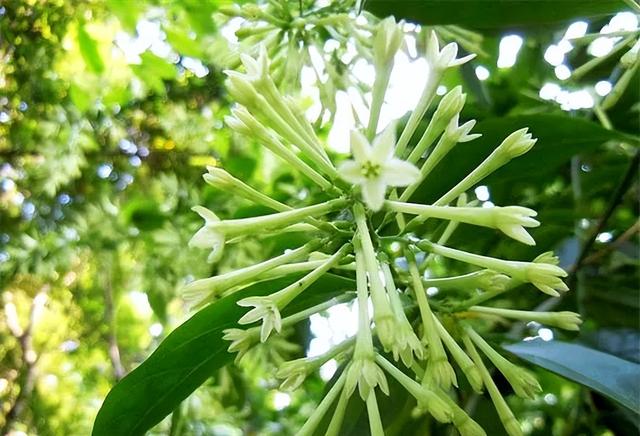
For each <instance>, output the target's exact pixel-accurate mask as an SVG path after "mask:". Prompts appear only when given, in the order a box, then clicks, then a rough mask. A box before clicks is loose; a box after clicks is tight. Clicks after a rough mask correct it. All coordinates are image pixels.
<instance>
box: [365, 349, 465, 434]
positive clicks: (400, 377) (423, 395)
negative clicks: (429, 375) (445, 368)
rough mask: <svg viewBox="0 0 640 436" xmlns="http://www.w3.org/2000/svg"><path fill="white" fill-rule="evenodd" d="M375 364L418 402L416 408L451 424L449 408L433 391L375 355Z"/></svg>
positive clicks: (451, 416)
mask: <svg viewBox="0 0 640 436" xmlns="http://www.w3.org/2000/svg"><path fill="white" fill-rule="evenodd" d="M376 362H378V364H379V365H380V366H381V367H382V368H383V369H384V370H385V371H387V372H388V373H389V375H390V376H391V377H393V378H394V379H396V381H397V382H398V383H400V384H401V385H402V387H403V388H405V389H406V390H407V392H409V393H410V394H411V395H412V396H413V397H414V398H415V399H416V400H417V401H418V407H420V408H421V409H422V410H426V411H427V412H429V414H430V415H431V416H433V417H434V418H435V419H436V420H437V421H439V422H451V419H452V418H453V413H452V411H451V408H450V407H449V406H448V405H447V403H446V402H445V401H443V400H442V399H441V398H440V397H439V396H438V395H437V394H436V393H435V392H434V391H433V390H431V389H429V388H428V387H426V386H424V384H422V385H421V384H420V383H418V382H416V381H415V380H413V379H411V378H410V377H409V376H408V375H406V374H405V373H403V372H402V371H400V370H399V369H398V368H396V367H395V366H394V365H393V363H391V362H389V361H388V360H387V359H385V358H384V357H382V356H381V355H379V354H377V355H376Z"/></svg>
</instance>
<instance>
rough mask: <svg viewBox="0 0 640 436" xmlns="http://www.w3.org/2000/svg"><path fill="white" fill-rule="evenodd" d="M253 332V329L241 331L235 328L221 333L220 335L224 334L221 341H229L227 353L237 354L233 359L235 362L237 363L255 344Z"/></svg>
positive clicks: (255, 337) (255, 338)
mask: <svg viewBox="0 0 640 436" xmlns="http://www.w3.org/2000/svg"><path fill="white" fill-rule="evenodd" d="M253 332H254V329H248V330H242V329H235V328H232V329H226V330H223V331H222V333H224V335H223V336H222V339H224V340H225V341H231V345H229V348H227V351H228V352H229V353H235V352H237V353H238V354H237V355H236V359H235V361H236V362H239V361H240V359H242V357H243V356H244V355H245V354H247V352H248V351H249V349H250V348H251V347H253V346H254V345H255V344H256V342H257V339H258V338H257V336H256V335H254V334H253Z"/></svg>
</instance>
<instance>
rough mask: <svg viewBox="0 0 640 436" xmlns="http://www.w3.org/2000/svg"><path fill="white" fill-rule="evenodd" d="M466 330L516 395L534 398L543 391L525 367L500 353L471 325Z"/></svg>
mask: <svg viewBox="0 0 640 436" xmlns="http://www.w3.org/2000/svg"><path fill="white" fill-rule="evenodd" d="M465 332H466V333H467V335H468V336H469V338H471V340H472V341H473V343H474V345H475V346H476V347H478V348H479V349H480V350H481V351H482V352H483V353H484V355H485V356H487V357H488V358H489V360H490V361H491V363H493V364H494V365H495V367H496V368H498V371H500V372H501V373H502V375H504V377H505V378H506V379H507V381H508V382H509V384H510V385H511V387H512V388H513V390H514V391H515V393H516V395H518V396H519V397H522V398H534V397H535V395H536V394H538V393H540V392H541V391H542V388H541V387H540V384H539V383H538V380H536V378H535V377H534V376H533V375H532V374H530V373H529V372H528V371H527V370H525V369H524V368H520V367H519V366H517V365H514V364H513V363H511V362H509V361H508V360H507V359H505V358H504V357H503V356H502V355H501V354H500V353H498V352H497V351H496V350H494V349H493V348H492V347H491V346H490V345H489V344H488V343H487V342H486V341H485V340H484V339H482V337H481V336H480V335H479V334H478V333H476V332H475V330H473V329H472V328H471V327H470V326H465Z"/></svg>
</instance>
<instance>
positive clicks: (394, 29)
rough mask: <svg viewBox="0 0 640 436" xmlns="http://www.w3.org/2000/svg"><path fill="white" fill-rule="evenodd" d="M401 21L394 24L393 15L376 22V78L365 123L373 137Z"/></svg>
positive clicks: (400, 39)
mask: <svg viewBox="0 0 640 436" xmlns="http://www.w3.org/2000/svg"><path fill="white" fill-rule="evenodd" d="M401 26H402V22H400V23H399V24H396V20H395V19H394V18H393V17H387V18H385V19H384V20H382V21H380V23H378V26H377V28H376V33H375V37H374V40H373V63H374V66H375V70H376V78H375V82H374V84H373V97H372V102H371V113H370V115H369V124H368V125H367V137H368V138H373V137H374V136H375V134H376V131H377V129H378V119H379V118H380V109H381V108H382V102H383V101H384V96H385V93H386V91H387V87H388V85H389V78H390V77H391V71H392V70H393V63H394V60H393V58H394V57H395V55H396V53H397V51H398V49H399V48H400V45H401V44H402V41H403V40H404V32H402V28H401Z"/></svg>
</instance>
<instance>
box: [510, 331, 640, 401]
mask: <svg viewBox="0 0 640 436" xmlns="http://www.w3.org/2000/svg"><path fill="white" fill-rule="evenodd" d="M504 348H505V349H507V350H508V351H510V352H512V353H513V354H515V355H517V356H519V357H521V358H522V359H524V360H527V361H529V362H531V363H533V364H536V365H538V366H541V367H543V368H545V369H548V370H549V371H552V372H555V373H556V374H559V375H561V376H563V377H566V378H568V379H570V380H573V381H575V382H578V383H580V384H582V385H584V386H587V387H589V388H591V389H593V390H595V391H598V392H600V393H601V394H603V395H605V396H607V397H609V398H611V399H612V400H615V401H617V402H619V403H620V404H622V405H623V406H625V407H628V408H629V409H631V410H633V411H635V412H636V413H638V412H639V411H640V365H638V364H637V363H633V362H629V361H628V360H623V359H620V358H619V357H616V356H613V355H611V354H606V353H603V352H601V351H597V350H594V349H592V348H587V347H584V346H582V345H577V344H570V343H567V342H561V341H549V342H545V341H543V340H540V339H536V340H533V341H529V342H520V343H517V344H512V345H507V346H505V347H504Z"/></svg>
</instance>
